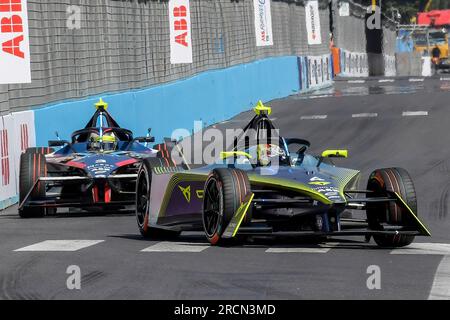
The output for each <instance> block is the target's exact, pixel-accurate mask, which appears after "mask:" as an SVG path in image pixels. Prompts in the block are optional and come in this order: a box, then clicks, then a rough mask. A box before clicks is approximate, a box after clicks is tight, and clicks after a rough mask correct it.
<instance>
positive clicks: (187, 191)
mask: <svg viewBox="0 0 450 320" xmlns="http://www.w3.org/2000/svg"><path fill="white" fill-rule="evenodd" d="M178 188H180V191H181V192H182V193H183V196H184V198H185V199H186V201H187V202H188V203H190V202H191V186H187V187H186V188H183V187H182V186H178Z"/></svg>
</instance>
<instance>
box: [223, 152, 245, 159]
mask: <svg viewBox="0 0 450 320" xmlns="http://www.w3.org/2000/svg"><path fill="white" fill-rule="evenodd" d="M237 156H242V157H247V159H251V158H252V155H251V154H249V153H247V152H244V151H222V152H221V153H220V159H228V158H231V157H237Z"/></svg>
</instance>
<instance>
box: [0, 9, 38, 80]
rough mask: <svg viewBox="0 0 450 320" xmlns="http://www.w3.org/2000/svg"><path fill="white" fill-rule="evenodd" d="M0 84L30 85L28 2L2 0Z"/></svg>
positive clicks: (0, 17) (0, 14)
mask: <svg viewBox="0 0 450 320" xmlns="http://www.w3.org/2000/svg"><path fill="white" fill-rule="evenodd" d="M0 70H1V72H0V84H14V83H30V82H31V66H30V44H29V35H28V12H27V0H0Z"/></svg>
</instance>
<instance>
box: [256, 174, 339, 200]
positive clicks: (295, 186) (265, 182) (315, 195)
mask: <svg viewBox="0 0 450 320" xmlns="http://www.w3.org/2000/svg"><path fill="white" fill-rule="evenodd" d="M248 178H249V180H250V183H255V184H259V185H262V186H274V187H277V188H280V189H285V190H291V191H297V192H300V193H304V194H306V195H307V196H310V197H311V198H312V199H314V200H317V201H320V202H322V203H324V204H332V201H331V200H330V199H328V198H327V197H325V196H324V195H323V194H321V193H320V192H318V191H315V190H313V189H311V188H310V187H308V186H307V185H305V184H303V183H300V182H294V181H290V180H286V179H280V178H274V177H266V176H261V175H258V174H249V175H248Z"/></svg>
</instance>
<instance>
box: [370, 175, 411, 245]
mask: <svg viewBox="0 0 450 320" xmlns="http://www.w3.org/2000/svg"><path fill="white" fill-rule="evenodd" d="M367 190H370V191H373V192H374V196H375V197H377V196H378V197H381V196H383V195H385V192H386V190H387V191H391V192H396V193H397V194H399V195H400V197H401V198H402V199H403V200H404V201H405V202H406V204H407V205H408V206H409V207H410V208H411V210H412V211H413V212H414V213H415V214H417V197H416V191H415V188H414V184H413V181H412V179H411V177H410V175H409V174H408V172H407V171H406V170H404V169H401V168H390V169H379V170H375V171H374V172H372V174H371V175H370V177H369V181H368V183H367ZM367 219H368V222H369V228H370V229H372V230H384V227H383V224H388V225H397V226H406V227H408V226H412V225H413V219H412V218H411V216H410V213H409V212H407V211H406V209H404V208H402V207H400V206H399V205H398V204H397V203H394V202H390V203H379V204H371V205H370V206H368V207H367ZM373 238H374V240H375V242H376V243H377V244H378V245H379V246H381V247H404V246H407V245H409V244H411V243H412V242H413V241H414V238H415V236H411V235H400V234H394V235H374V237H373Z"/></svg>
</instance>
